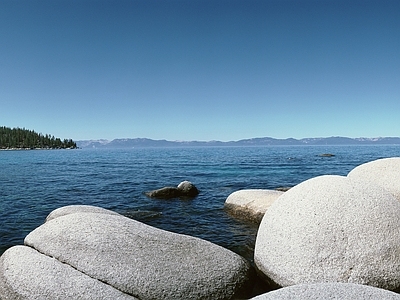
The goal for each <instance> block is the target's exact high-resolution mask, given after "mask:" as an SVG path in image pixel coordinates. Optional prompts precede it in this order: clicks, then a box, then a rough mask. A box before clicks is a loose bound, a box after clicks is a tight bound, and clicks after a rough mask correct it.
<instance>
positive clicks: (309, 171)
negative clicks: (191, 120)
mask: <svg viewBox="0 0 400 300" xmlns="http://www.w3.org/2000/svg"><path fill="white" fill-rule="evenodd" d="M321 153H333V154H335V156H334V157H320V156H318V155H319V154H321ZM391 156H400V147H399V146H290V147H283V146H281V147H249V148H243V147H241V148H224V147H221V148H163V149H160V148H150V149H149V148H147V149H129V150H122V149H119V150H95V149H93V150H87V149H79V150H32V151H0V222H1V223H0V224H1V227H0V254H1V253H2V252H4V251H5V249H7V248H8V247H10V246H13V245H17V244H22V243H23V239H24V237H25V236H26V235H27V234H28V233H29V232H30V231H32V230H33V229H35V228H36V227H37V226H39V225H41V224H42V223H43V222H44V220H45V218H46V216H47V215H48V214H49V213H50V212H51V211H52V210H54V209H56V208H58V207H61V206H65V205H71V204H88V205H96V206H101V207H104V208H107V209H111V210H114V211H116V212H119V213H121V214H124V215H126V216H128V217H132V218H135V219H138V220H139V221H142V222H145V223H147V224H149V225H152V226H155V227H158V228H162V229H165V230H169V231H172V232H177V233H184V234H188V235H192V236H196V237H200V238H203V239H206V240H209V241H211V242H213V243H216V244H219V245H221V246H223V247H226V248H228V249H231V250H233V251H235V252H237V253H239V254H241V255H243V256H245V257H246V258H248V259H250V260H251V257H252V253H253V248H254V242H255V236H256V232H257V226H256V225H253V224H248V223H244V222H241V221H238V220H235V219H233V218H231V217H230V216H229V215H227V214H226V212H225V211H224V209H223V206H224V202H225V200H226V198H227V197H228V196H229V194H231V193H232V192H234V191H237V190H240V189H249V188H250V189H252V188H254V189H256V188H257V189H259V188H261V189H274V188H277V187H283V186H293V185H296V184H298V183H300V182H301V181H304V180H306V179H309V178H311V177H314V176H318V175H323V174H337V175H346V174H347V173H348V172H349V171H350V170H351V169H353V168H354V167H355V166H357V165H359V164H362V163H364V162H367V161H371V160H374V159H378V158H383V157H391ZM183 180H189V181H191V182H193V183H194V184H195V185H196V186H197V187H198V188H199V190H200V194H199V196H198V197H196V198H194V199H192V200H181V199H172V200H156V199H149V198H147V197H146V196H145V195H144V194H143V193H144V192H145V191H150V190H153V189H157V188H161V187H164V186H176V185H177V184H179V183H180V182H181V181H183Z"/></svg>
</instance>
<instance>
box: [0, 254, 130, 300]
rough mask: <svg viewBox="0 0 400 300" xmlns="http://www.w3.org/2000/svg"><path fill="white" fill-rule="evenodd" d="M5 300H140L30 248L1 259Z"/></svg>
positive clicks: (0, 282)
mask: <svg viewBox="0 0 400 300" xmlns="http://www.w3.org/2000/svg"><path fill="white" fill-rule="evenodd" d="M0 298H1V299H4V300H6V299H12V300H17V299H42V300H43V299H48V300H54V299H60V300H64V299H121V300H122V299H125V300H129V299H131V300H133V299H136V298H134V297H132V296H129V295H127V294H124V293H122V292H121V291H118V290H117V289H115V288H113V287H111V286H109V285H107V284H104V283H102V282H100V281H98V280H96V279H93V278H90V277H89V276H87V275H85V274H83V273H81V272H79V271H77V270H75V269H74V268H72V267H70V266H68V265H66V264H62V263H61V262H59V261H58V260H56V259H54V258H51V257H48V256H46V255H42V254H40V253H39V252H37V251H36V250H34V249H32V248H29V247H26V246H15V247H12V248H10V249H8V250H7V251H6V252H4V253H3V255H2V256H1V258H0Z"/></svg>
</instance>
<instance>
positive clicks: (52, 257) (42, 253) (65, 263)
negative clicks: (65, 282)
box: [25, 244, 140, 300]
mask: <svg viewBox="0 0 400 300" xmlns="http://www.w3.org/2000/svg"><path fill="white" fill-rule="evenodd" d="M25 246H26V247H29V248H31V249H33V250H35V251H37V252H38V253H40V254H41V255H44V256H47V257H49V258H51V259H55V260H57V261H58V262H59V263H61V264H63V265H67V266H69V267H71V268H72V269H74V270H76V271H78V272H79V273H82V274H84V275H86V276H88V277H90V278H92V279H93V280H97V281H99V282H101V283H103V284H105V285H108V286H110V287H112V288H113V289H115V290H118V291H120V292H121V293H123V294H125V295H128V296H132V297H134V298H136V299H138V300H140V298H139V297H138V296H136V295H132V294H129V293H127V292H125V291H123V290H121V289H118V288H116V287H115V286H113V285H111V284H109V283H108V282H106V281H103V280H101V279H98V278H94V277H92V276H90V275H89V274H87V273H85V272H83V271H81V270H79V269H78V268H76V267H74V266H72V265H70V264H68V263H67V262H63V261H61V260H59V259H58V258H57V257H54V256H51V255H48V254H46V253H44V252H42V251H40V250H38V249H36V248H35V247H33V246H31V245H26V244H25Z"/></svg>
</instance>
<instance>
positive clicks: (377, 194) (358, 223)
mask: <svg viewBox="0 0 400 300" xmlns="http://www.w3.org/2000/svg"><path fill="white" fill-rule="evenodd" d="M225 209H226V211H227V212H228V213H230V214H231V215H232V216H234V217H238V218H242V219H246V220H250V221H252V222H258V223H260V225H259V230H258V234H257V239H256V246H255V253H254V262H255V266H254V267H253V266H251V265H250V263H249V262H247V261H246V260H245V259H244V258H242V257H241V256H239V255H237V254H235V253H233V252H231V251H230V250H227V249H224V248H222V247H220V246H217V245H215V244H212V243H210V242H207V241H204V240H201V239H198V238H194V237H191V236H187V235H182V234H176V233H171V232H167V231H164V230H161V229H157V228H154V227H151V226H148V225H145V224H143V223H140V222H138V221H135V220H132V219H129V218H127V217H124V216H122V215H119V214H117V213H115V212H113V211H110V210H106V209H103V208H100V207H93V206H84V205H74V206H66V207H62V208H59V209H57V210H55V211H53V212H51V213H50V214H49V215H48V217H47V218H46V221H45V223H44V224H43V225H41V226H40V227H38V228H36V229H35V230H34V231H32V232H31V233H30V234H28V235H27V236H26V238H25V241H24V245H21V246H14V247H12V248H9V249H8V250H7V251H6V252H5V253H4V254H3V255H2V256H1V257H0V298H1V299H66V298H68V299H249V298H252V297H253V299H327V298H330V299H332V298H334V299H377V298H380V299H400V294H399V292H400V234H399V233H400V218H399V216H400V157H395V158H387V159H380V160H376V161H373V162H369V163H366V164H363V165H360V166H358V167H356V168H355V169H353V170H352V171H351V172H350V173H349V174H348V175H347V176H337V175H324V176H319V177H315V178H312V179H309V180H306V181H304V182H302V183H300V184H298V185H297V186H295V187H293V188H291V189H290V190H288V191H286V192H281V191H271V190H242V191H237V192H235V193H232V194H231V195H229V197H228V198H227V200H226V203H225ZM256 272H257V273H258V275H259V276H258V278H260V277H261V278H263V280H265V286H269V288H270V290H271V291H269V292H267V293H264V292H265V291H264V292H259V293H257V292H255V291H256V289H255V287H254V285H255V282H256V276H255V274H256ZM273 289H276V290H273Z"/></svg>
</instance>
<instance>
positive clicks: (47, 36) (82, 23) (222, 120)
mask: <svg viewBox="0 0 400 300" xmlns="http://www.w3.org/2000/svg"><path fill="white" fill-rule="evenodd" d="M0 43H1V44H0V105H1V106H0V125H1V126H8V127H25V128H27V129H33V130H35V131H37V132H42V133H43V134H45V133H50V134H53V135H55V136H56V137H60V138H72V139H74V140H82V139H100V138H104V139H114V138H136V137H147V138H152V139H167V140H222V141H228V140H238V139H243V138H252V137H266V136H269V137H275V138H287V137H294V138H304V137H328V136H347V137H378V136H400V1H398V0H393V1H388V0H376V1H368V0H362V1H352V0H345V1H341V0H335V1H334V0H332V1H330V0H315V1H309V0H293V1H289V0H263V1H252V0H246V1H236V0H229V1H228V0H182V1H180V0H179V1H178V0H162V1H161V0H160V1H154V0H126V1H125V0H109V1H103V0H96V1H94V0H92V1H91V0H76V1H74V0H38V1H35V0H2V1H0Z"/></svg>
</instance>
